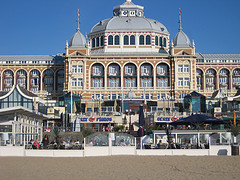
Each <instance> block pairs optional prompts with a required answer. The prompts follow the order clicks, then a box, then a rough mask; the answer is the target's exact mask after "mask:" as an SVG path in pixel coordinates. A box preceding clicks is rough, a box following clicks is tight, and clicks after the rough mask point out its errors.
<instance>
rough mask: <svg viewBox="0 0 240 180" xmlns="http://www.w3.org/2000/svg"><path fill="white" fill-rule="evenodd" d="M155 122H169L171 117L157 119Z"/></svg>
mask: <svg viewBox="0 0 240 180" xmlns="http://www.w3.org/2000/svg"><path fill="white" fill-rule="evenodd" d="M157 121H159V122H163V121H167V122H170V121H171V117H158V118H157Z"/></svg>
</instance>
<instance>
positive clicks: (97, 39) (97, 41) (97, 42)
mask: <svg viewBox="0 0 240 180" xmlns="http://www.w3.org/2000/svg"><path fill="white" fill-rule="evenodd" d="M96 47H99V37H97V38H96Z"/></svg>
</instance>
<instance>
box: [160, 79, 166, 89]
mask: <svg viewBox="0 0 240 180" xmlns="http://www.w3.org/2000/svg"><path fill="white" fill-rule="evenodd" d="M158 87H168V79H158Z"/></svg>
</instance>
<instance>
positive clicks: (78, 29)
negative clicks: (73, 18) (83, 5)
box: [77, 9, 80, 31]
mask: <svg viewBox="0 0 240 180" xmlns="http://www.w3.org/2000/svg"><path fill="white" fill-rule="evenodd" d="M79 16H80V11H79V9H78V20H77V23H78V27H77V31H80V26H79V24H80V20H79Z"/></svg>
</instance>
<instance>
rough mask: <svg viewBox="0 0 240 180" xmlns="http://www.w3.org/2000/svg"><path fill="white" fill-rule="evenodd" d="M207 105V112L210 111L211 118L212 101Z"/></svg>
mask: <svg viewBox="0 0 240 180" xmlns="http://www.w3.org/2000/svg"><path fill="white" fill-rule="evenodd" d="M208 105H209V110H208V111H210V114H211V116H212V101H209V102H208Z"/></svg>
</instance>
